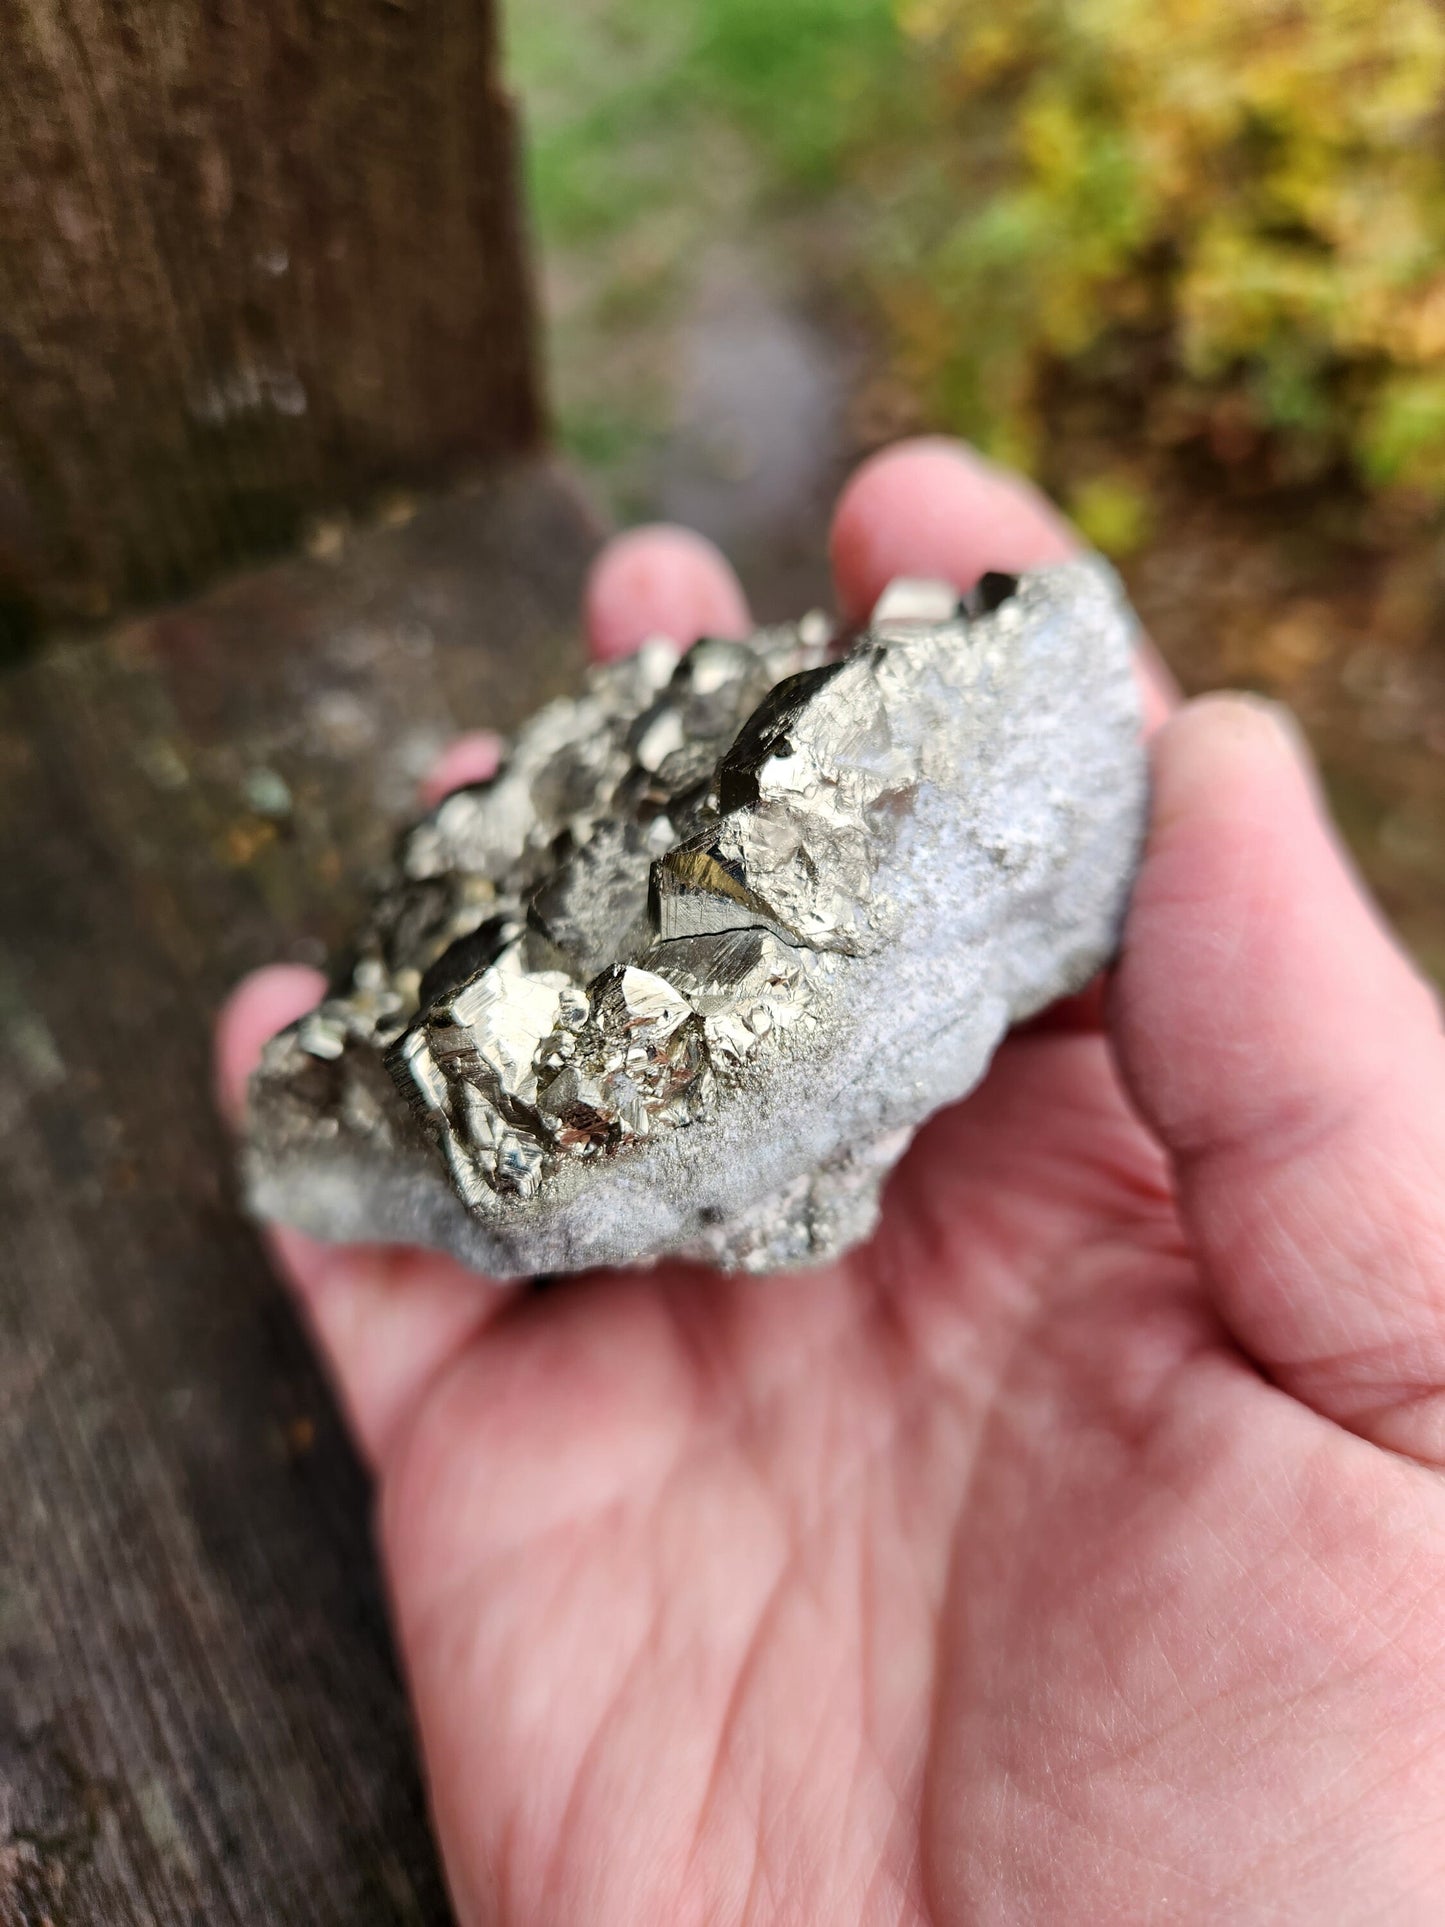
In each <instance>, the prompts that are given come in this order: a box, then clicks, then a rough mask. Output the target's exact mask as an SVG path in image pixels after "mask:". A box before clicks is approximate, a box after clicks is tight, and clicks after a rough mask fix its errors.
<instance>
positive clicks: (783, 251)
mask: <svg viewBox="0 0 1445 1927" xmlns="http://www.w3.org/2000/svg"><path fill="white" fill-rule="evenodd" d="M509 34H510V41H511V46H510V59H511V69H512V73H513V76H514V79H515V80H516V82H517V83H518V85H519V87H520V91H521V93H522V96H523V107H524V112H525V117H526V125H527V129H528V137H529V152H530V178H531V188H532V197H533V206H534V212H535V218H536V221H537V224H538V228H539V232H540V238H541V241H542V257H543V263H544V287H545V296H546V306H547V310H548V315H549V322H550V328H551V354H552V378H553V385H554V390H555V400H556V404H557V410H558V414H559V418H560V422H561V426H562V432H563V436H564V440H565V441H566V442H567V443H568V445H569V446H570V448H571V450H572V452H573V453H574V455H576V456H577V457H578V458H579V459H580V461H581V462H582V464H583V465H584V467H585V468H586V469H587V470H588V472H589V474H590V476H591V479H592V481H593V484H594V486H595V487H596V488H597V489H598V490H599V492H600V493H601V495H602V496H603V498H604V500H605V501H606V502H607V503H608V505H609V506H610V508H611V509H612V511H613V512H614V513H615V514H616V515H618V516H619V517H620V518H622V519H637V518H638V517H642V516H650V515H656V514H666V515H678V516H681V517H683V518H684V519H688V520H692V521H694V522H700V523H701V524H702V525H703V526H704V527H705V528H707V529H708V532H709V533H712V534H714V535H715V536H716V537H717V538H718V539H719V540H721V541H723V542H724V543H725V544H726V545H727V546H729V547H730V548H731V549H732V551H733V552H734V554H735V555H737V556H738V557H739V559H740V560H741V562H742V564H743V567H744V571H745V573H746V574H747V576H748V579H749V583H750V586H751V587H752V588H753V589H754V590H755V592H756V594H757V598H758V600H759V602H760V604H761V605H762V606H763V607H764V608H765V609H767V611H768V612H769V613H772V612H773V611H774V608H775V607H781V606H782V605H784V604H787V603H791V602H793V601H795V600H796V599H797V596H798V594H799V593H800V592H801V588H802V586H804V585H806V586H807V587H809V588H810V589H816V590H817V592H819V593H821V592H822V586H821V584H820V582H819V581H818V579H817V578H816V577H809V576H808V575H807V573H806V570H800V568H799V566H798V565H797V557H798V556H800V555H802V554H803V553H805V552H807V553H811V554H813V555H814V556H815V557H816V556H817V555H818V554H820V553H821V539H822V531H823V528H824V526H825V521H826V513H827V505H828V501H829V499H830V498H831V495H832V492H833V490H834V488H835V487H836V485H837V482H838V481H839V479H840V478H841V476H842V474H843V473H844V472H845V471H846V468H847V466H848V465H849V464H850V462H851V461H853V460H855V459H856V458H857V457H858V455H859V454H861V453H865V452H866V451H867V450H868V449H869V448H871V447H873V446H876V445H877V444H878V443H880V442H882V441H884V440H886V439H888V438H889V437H891V436H893V435H896V434H900V433H909V432H916V431H918V430H920V429H942V430H948V431H951V432H954V433H958V434H962V435H966V436H968V437H969V438H971V439H972V440H974V441H975V442H976V443H978V444H979V445H980V446H981V447H983V448H984V449H985V450H987V451H988V452H989V453H991V454H992V455H994V456H996V457H997V458H998V459H1000V460H1003V461H1007V462H1010V463H1013V464H1017V465H1019V466H1021V467H1023V468H1025V469H1027V470H1028V471H1029V472H1030V473H1032V474H1033V475H1034V476H1035V477H1036V478H1037V479H1038V480H1039V481H1040V482H1041V483H1042V484H1043V485H1044V486H1045V487H1046V488H1048V489H1049V490H1050V491H1051V492H1052V493H1053V494H1054V495H1055V496H1056V497H1057V498H1058V499H1060V500H1061V501H1062V502H1063V503H1064V505H1065V506H1066V507H1067V508H1068V509H1069V511H1070V513H1071V514H1072V515H1073V516H1074V517H1075V518H1076V520H1077V521H1078V522H1079V523H1080V524H1081V525H1082V527H1083V528H1084V530H1085V532H1086V534H1087V535H1088V536H1089V538H1090V539H1091V540H1092V541H1094V542H1095V543H1096V544H1098V545H1099V546H1100V547H1102V548H1104V549H1105V550H1107V551H1108V552H1109V553H1111V554H1112V555H1114V556H1115V558H1116V559H1118V560H1119V561H1120V563H1121V566H1122V567H1123V568H1124V570H1125V573H1126V575H1127V576H1128V578H1129V582H1130V586H1131V589H1132V590H1133V592H1134V595H1135V597H1136V599H1137V601H1138V602H1139V604H1140V606H1141V608H1142V609H1143V611H1144V613H1145V615H1146V619H1147V620H1148V621H1149V622H1150V624H1151V626H1152V627H1153V628H1154V630H1155V632H1156V635H1157V637H1158V639H1159V641H1160V643H1161V645H1162V646H1163V648H1164V650H1165V653H1166V654H1167V655H1168V657H1169V658H1170V660H1171V662H1172V663H1173V664H1174V666H1175V668H1176V670H1177V672H1178V673H1179V675H1180V677H1181V679H1182V680H1183V682H1184V683H1185V685H1186V687H1187V688H1190V689H1194V688H1200V687H1205V686H1209V685H1211V684H1215V683H1219V682H1231V683H1236V684H1238V683H1242V684H1245V685H1247V686H1251V687H1255V688H1258V689H1261V690H1264V691H1265V692H1266V693H1270V694H1273V695H1276V696H1280V697H1283V698H1284V699H1286V700H1288V701H1289V702H1290V703H1291V704H1292V705H1293V706H1294V707H1295V709H1296V710H1297V712H1298V713H1299V714H1300V716H1301V718H1302V720H1303V721H1304V722H1305V723H1306V726H1307V727H1308V729H1309V731H1310V733H1311V736H1312V738H1313V740H1314V742H1315V744H1316V747H1317V749H1318V750H1319V751H1320V753H1321V755H1322V757H1323V759H1324V761H1325V764H1326V768H1327V773H1328V775H1329V778H1330V783H1331V790H1332V795H1333V798H1334V801H1335V804H1336V807H1337V809H1338V810H1339V812H1340V814H1341V817H1342V820H1343V821H1344V823H1345V826H1346V829H1347V832H1348V833H1349V835H1350V837H1351V839H1352V841H1353V843H1354V844H1355V847H1356V849H1357V850H1358V852H1359V853H1360V856H1361V858H1362V860H1363V861H1364V864H1365V866H1366V868H1367V870H1368V871H1369V873H1370V876H1371V879H1372V881H1373V882H1374V883H1375V885H1376V887H1377V889H1378V890H1379V891H1380V893H1381V895H1382V896H1383V898H1384V900H1385V903H1386V905H1387V908H1388V909H1389V910H1390V911H1391V912H1392V914H1393V915H1394V916H1395V917H1396V918H1397V920H1398V921H1399V922H1400V923H1401V924H1402V926H1403V927H1404V929H1405V931H1406V934H1407V935H1408V936H1409V938H1410V939H1411V941H1412V942H1413V943H1414V944H1415V946H1416V948H1417V949H1418V950H1419V952H1420V953H1421V955H1422V956H1424V957H1425V958H1426V960H1427V962H1429V963H1430V965H1431V966H1432V967H1433V968H1434V969H1435V970H1436V971H1437V973H1439V974H1441V975H1442V977H1445V648H1442V643H1441V638H1442V635H1445V9H1442V8H1441V6H1440V5H1439V0H565V4H564V0H513V6H512V9H511V14H510V21H509ZM790 451H791V459H790ZM800 451H802V452H801V453H800ZM709 477H710V478H711V480H710V483H709V481H708V478H709Z"/></svg>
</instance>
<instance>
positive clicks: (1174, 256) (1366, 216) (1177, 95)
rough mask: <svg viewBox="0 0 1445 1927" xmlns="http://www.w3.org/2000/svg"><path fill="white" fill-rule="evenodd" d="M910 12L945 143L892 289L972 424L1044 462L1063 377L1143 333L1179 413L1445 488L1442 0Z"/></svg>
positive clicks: (1007, 450) (940, 397)
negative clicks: (1248, 425)
mask: <svg viewBox="0 0 1445 1927" xmlns="http://www.w3.org/2000/svg"><path fill="white" fill-rule="evenodd" d="M897 3H898V5H899V8H900V14H901V19H902V23H903V26H904V28H905V30H906V32H907V33H908V34H909V36H910V37H911V38H912V39H913V40H914V41H915V42H917V43H919V44H920V45H921V46H922V47H923V48H924V49H925V50H926V53H927V58H926V59H925V60H923V61H922V62H921V63H920V67H921V70H922V72H923V74H924V75H925V76H927V77H928V78H927V80H926V85H925V93H927V94H929V95H931V100H930V105H929V107H928V109H927V110H926V111H927V112H928V113H933V112H934V111H935V110H936V111H937V113H938V116H939V119H938V126H939V133H938V136H937V141H938V146H937V156H936V161H935V168H936V171H935V173H934V175H933V179H932V185H931V188H928V189H920V190H918V191H916V192H915V195H914V197H913V199H912V202H911V208H910V211H909V214H908V216H907V218H902V219H900V220H899V221H898V222H897V223H896V227H895V231H897V232H900V233H902V234H904V235H907V236H908V237H909V239H908V240H907V241H906V242H904V243H903V244H901V246H900V254H899V258H898V259H897V260H896V261H895V262H894V264H893V268H894V272H893V273H892V275H891V276H889V277H888V278H887V279H888V284H889V288H890V290H891V292H890V293H888V294H887V295H886V297H885V298H886V299H888V301H889V305H890V306H891V308H892V311H893V315H894V319H895V322H896V326H897V330H898V333H899V336H900V339H901V340H902V342H903V344H904V353H905V357H906V361H907V364H908V366H909V370H910V372H911V373H912V374H913V375H914V377H915V378H916V379H919V380H921V381H923V382H924V383H926V384H927V385H929V386H930V387H931V389H932V392H933V395H934V397H935V400H936V401H939V402H941V404H942V406H943V408H944V410H945V411H946V412H947V413H948V414H949V415H950V416H951V417H952V418H953V420H954V421H955V423H956V424H957V425H958V426H959V427H961V428H962V429H964V430H965V431H967V432H969V433H971V434H974V435H975V436H978V437H980V438H981V439H982V440H983V441H985V442H986V443H987V444H988V445H989V446H990V447H992V448H993V449H994V450H995V452H997V453H1000V454H1002V455H1005V456H1008V457H1009V458H1011V459H1015V460H1024V461H1029V460H1031V459H1037V457H1038V456H1039V454H1040V437H1041V434H1042V433H1043V419H1042V416H1041V412H1040V406H1039V402H1040V383H1041V377H1042V375H1043V374H1044V372H1045V371H1046V370H1047V369H1048V367H1049V366H1051V365H1055V366H1056V365H1057V364H1058V363H1059V362H1061V361H1062V362H1063V363H1066V364H1073V365H1079V364H1083V365H1084V366H1085V367H1087V366H1089V365H1090V364H1091V361H1092V362H1093V363H1100V362H1102V361H1107V360H1108V357H1109V356H1110V355H1111V354H1112V355H1113V357H1114V361H1115V362H1116V363H1117V361H1118V360H1119V359H1120V357H1121V355H1126V354H1127V353H1128V351H1129V344H1131V343H1133V344H1144V343H1148V344H1150V353H1151V356H1152V357H1153V359H1151V361H1150V363H1149V371H1148V373H1147V375H1146V374H1145V373H1144V372H1143V371H1142V370H1141V373H1140V381H1141V384H1142V385H1143V386H1144V387H1145V388H1146V390H1148V391H1149V394H1150V396H1152V397H1153V403H1157V404H1158V405H1159V406H1160V407H1164V406H1166V405H1167V407H1168V409H1171V410H1172V411H1173V414H1174V416H1175V417H1176V418H1177V417H1178V415H1179V412H1180V407H1181V402H1183V403H1184V404H1186V406H1187V405H1193V406H1196V407H1198V408H1201V409H1202V408H1205V407H1206V406H1207V405H1208V403H1209V401H1210V398H1211V397H1217V396H1218V395H1220V394H1229V395H1231V396H1232V397H1233V398H1234V402H1233V405H1234V406H1235V407H1236V408H1239V409H1243V410H1244V411H1245V412H1246V413H1247V416H1248V418H1249V420H1250V421H1252V422H1253V423H1256V424H1258V425H1259V426H1260V427H1262V428H1265V429H1268V430H1271V431H1274V432H1275V433H1276V436H1277V437H1278V438H1279V441H1280V444H1281V445H1283V446H1285V447H1287V448H1292V449H1294V450H1295V451H1296V452H1297V454H1298V455H1299V456H1300V459H1301V461H1302V462H1305V463H1308V462H1314V463H1320V462H1323V461H1327V460H1330V459H1333V458H1336V457H1338V456H1341V455H1344V456H1347V457H1348V458H1349V459H1350V460H1351V461H1352V462H1353V463H1354V464H1355V465H1356V467H1357V469H1358V470H1359V471H1360V472H1361V473H1362V474H1363V475H1364V476H1365V477H1366V478H1368V479H1370V480H1373V481H1376V482H1394V481H1400V482H1406V483H1410V484H1414V485H1416V486H1422V487H1424V488H1426V489H1429V490H1431V491H1432V492H1434V493H1436V494H1440V495H1445V10H1442V7H1441V4H1440V0H897ZM1153 403H1151V405H1153Z"/></svg>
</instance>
